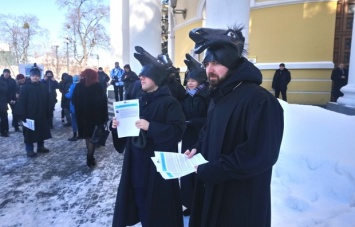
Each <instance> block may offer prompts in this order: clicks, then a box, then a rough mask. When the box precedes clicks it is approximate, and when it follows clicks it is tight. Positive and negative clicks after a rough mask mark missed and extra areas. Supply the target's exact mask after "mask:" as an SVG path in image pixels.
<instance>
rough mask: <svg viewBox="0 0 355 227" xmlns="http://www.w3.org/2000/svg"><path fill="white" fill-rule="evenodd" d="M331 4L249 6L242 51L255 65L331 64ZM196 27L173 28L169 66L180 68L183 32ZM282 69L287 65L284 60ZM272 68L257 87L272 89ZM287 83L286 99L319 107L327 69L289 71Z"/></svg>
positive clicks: (188, 43)
mask: <svg viewBox="0 0 355 227" xmlns="http://www.w3.org/2000/svg"><path fill="white" fill-rule="evenodd" d="M336 6H337V3H336V2H312V3H300V4H289V5H282V6H274V7H267V8H258V9H252V10H251V13H250V24H249V41H248V43H247V49H248V55H249V56H252V57H255V58H256V63H281V62H322V61H325V62H332V61H333V44H334V29H335V14H336ZM196 27H202V21H200V22H195V23H192V24H188V25H186V26H184V27H181V28H179V29H177V30H176V31H175V53H174V59H175V62H174V65H175V66H176V67H180V68H181V67H185V64H184V62H183V60H184V59H185V53H190V50H191V49H193V46H194V43H193V42H192V40H191V39H190V38H189V36H188V34H189V31H190V30H191V29H193V28H196ZM286 68H287V64H286ZM275 70H276V68H275V69H274V70H261V72H262V74H263V83H262V85H261V86H263V87H265V88H266V89H268V90H269V91H270V92H272V89H271V82H272V77H273V75H274V72H275ZM289 70H290V71H291V75H292V81H291V83H290V84H289V87H288V91H287V96H288V102H289V103H298V104H314V105H325V104H326V103H327V102H329V100H330V90H331V80H330V75H331V69H292V68H291V69H289Z"/></svg>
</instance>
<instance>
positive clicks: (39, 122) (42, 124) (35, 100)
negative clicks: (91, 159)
mask: <svg viewBox="0 0 355 227" xmlns="http://www.w3.org/2000/svg"><path fill="white" fill-rule="evenodd" d="M40 76H41V71H40V69H39V68H38V67H37V65H36V64H35V65H34V66H33V67H32V68H31V70H30V79H31V83H28V84H26V85H25V86H23V87H22V89H21V91H20V99H19V101H18V109H17V110H18V113H19V115H20V116H21V119H22V121H23V122H27V119H31V120H34V124H35V125H34V130H32V129H29V128H26V127H23V137H24V142H25V148H26V152H27V156H28V157H35V156H37V154H38V153H48V152H49V149H47V148H46V147H45V146H44V141H45V140H47V139H50V138H52V135H51V132H50V130H49V125H48V119H49V118H50V116H51V113H52V109H51V107H52V106H51V98H50V94H49V91H48V89H47V87H46V86H45V85H44V84H43V83H41V82H40ZM33 143H37V153H35V152H34V145H33Z"/></svg>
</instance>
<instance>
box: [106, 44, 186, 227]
mask: <svg viewBox="0 0 355 227" xmlns="http://www.w3.org/2000/svg"><path fill="white" fill-rule="evenodd" d="M135 49H136V51H137V53H135V54H134V57H135V58H136V59H137V60H138V61H139V62H140V63H141V65H142V70H141V72H140V74H139V77H140V81H141V85H142V90H143V93H142V95H141V97H140V98H139V109H140V110H139V111H140V112H139V113H140V119H139V120H137V121H136V123H135V127H137V128H139V129H140V134H139V136H138V137H128V138H127V137H126V138H118V135H117V132H116V130H112V133H113V142H114V146H115V148H116V150H117V151H118V152H121V153H122V152H123V150H125V153H124V160H123V167H122V175H121V180H120V184H119V188H118V193H117V198H116V205H115V211H114V217H113V224H112V226H115V227H123V226H131V225H134V224H136V223H138V222H141V224H142V226H171V227H182V226H183V216H182V209H181V208H182V204H181V198H180V189H179V181H178V179H172V180H164V179H163V177H162V176H161V175H160V173H158V172H157V170H156V168H155V165H154V163H153V162H152V160H151V157H153V156H154V151H165V152H178V143H179V141H180V140H181V138H182V135H183V133H184V131H185V128H186V122H185V117H184V113H183V111H182V109H181V105H180V103H179V102H178V101H177V100H176V99H175V98H174V97H172V96H171V93H170V91H169V88H168V87H167V86H165V85H164V83H165V82H166V79H167V77H168V70H167V68H166V67H165V65H163V64H162V63H160V62H159V61H158V60H157V59H156V58H155V57H153V56H152V55H151V54H149V53H148V52H146V51H145V50H144V49H143V48H142V47H138V46H137V47H135ZM119 123H120V122H118V121H117V120H116V119H115V118H114V119H113V120H112V128H117V126H119Z"/></svg>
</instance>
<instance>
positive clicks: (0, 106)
mask: <svg viewBox="0 0 355 227" xmlns="http://www.w3.org/2000/svg"><path fill="white" fill-rule="evenodd" d="M6 93H7V84H6V82H5V81H2V80H0V131H1V136H2V137H9V133H8V127H9V120H8V118H7V109H8V107H7V100H6Z"/></svg>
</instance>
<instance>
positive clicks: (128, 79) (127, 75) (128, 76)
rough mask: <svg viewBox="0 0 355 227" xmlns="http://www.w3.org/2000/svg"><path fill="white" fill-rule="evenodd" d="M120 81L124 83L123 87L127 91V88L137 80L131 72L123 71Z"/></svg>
mask: <svg viewBox="0 0 355 227" xmlns="http://www.w3.org/2000/svg"><path fill="white" fill-rule="evenodd" d="M122 78H123V79H122V80H123V82H124V87H125V89H126V91H127V90H128V89H129V87H130V86H131V85H132V84H134V81H136V80H139V78H138V76H137V74H136V73H135V72H133V71H128V72H126V71H124V73H123V75H122Z"/></svg>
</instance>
